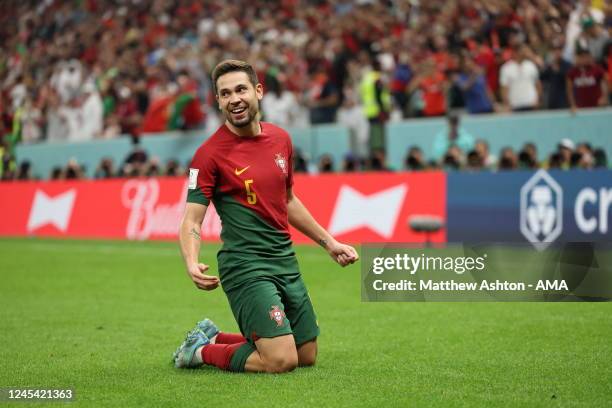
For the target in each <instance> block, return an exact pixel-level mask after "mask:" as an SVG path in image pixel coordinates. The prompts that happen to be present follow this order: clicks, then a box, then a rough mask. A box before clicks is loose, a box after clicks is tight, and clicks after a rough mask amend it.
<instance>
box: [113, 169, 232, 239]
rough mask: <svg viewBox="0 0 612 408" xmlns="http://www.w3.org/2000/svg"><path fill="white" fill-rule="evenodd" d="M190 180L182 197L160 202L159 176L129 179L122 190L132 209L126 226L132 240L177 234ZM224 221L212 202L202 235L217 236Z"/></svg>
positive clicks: (203, 236)
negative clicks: (172, 200) (168, 202)
mask: <svg viewBox="0 0 612 408" xmlns="http://www.w3.org/2000/svg"><path fill="white" fill-rule="evenodd" d="M186 196H187V181H186V182H185V184H184V186H183V189H182V191H181V195H180V197H178V200H177V201H176V202H175V203H172V204H159V203H158V200H159V182H158V181H157V180H156V179H148V180H128V181H126V182H125V184H124V185H123V189H122V191H121V201H122V203H123V205H124V206H125V207H126V208H128V209H129V210H130V215H129V218H128V222H127V226H126V232H125V233H126V236H127V238H129V239H140V240H144V239H148V238H153V237H160V238H162V237H176V236H177V235H178V228H179V225H180V223H181V218H182V217H183V212H184V210H185V198H186ZM220 233H221V220H219V216H218V215H217V212H216V211H215V209H214V206H213V205H210V206H209V207H208V210H207V211H206V217H205V218H204V222H203V223H202V238H214V239H216V238H218V237H219V234H220Z"/></svg>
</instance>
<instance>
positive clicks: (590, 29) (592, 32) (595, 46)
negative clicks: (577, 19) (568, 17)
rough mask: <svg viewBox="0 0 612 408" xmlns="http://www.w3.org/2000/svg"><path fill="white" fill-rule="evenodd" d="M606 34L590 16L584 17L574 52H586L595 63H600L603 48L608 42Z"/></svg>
mask: <svg viewBox="0 0 612 408" xmlns="http://www.w3.org/2000/svg"><path fill="white" fill-rule="evenodd" d="M609 38H610V37H609V36H608V32H607V31H606V30H604V29H603V28H602V27H601V25H600V24H597V23H596V22H595V20H594V19H593V17H592V16H590V15H585V16H584V17H583V19H582V33H581V34H580V35H579V36H578V39H577V40H576V50H579V49H585V50H588V51H589V52H590V54H591V56H592V57H593V59H594V60H595V63H600V62H602V59H603V56H604V47H605V45H606V43H607V42H608V40H609Z"/></svg>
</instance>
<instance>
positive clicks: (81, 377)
mask: <svg viewBox="0 0 612 408" xmlns="http://www.w3.org/2000/svg"><path fill="white" fill-rule="evenodd" d="M216 249H217V246H215V245H204V246H203V251H202V257H201V259H202V260H204V261H205V262H207V261H208V262H210V263H211V264H212V265H213V266H214V265H216V262H215V256H214V254H215V252H216ZM297 252H298V257H299V260H300V265H301V269H302V272H303V274H304V278H305V280H306V283H307V285H308V287H309V291H310V295H311V297H312V300H313V302H314V305H315V308H316V311H317V314H318V318H319V323H320V325H321V332H322V335H321V337H320V339H319V349H320V350H319V359H318V364H317V366H315V367H313V368H304V369H298V370H296V371H295V372H293V373H290V374H285V375H265V374H233V373H227V372H221V371H218V370H216V369H214V368H208V367H206V368H202V369H196V370H177V369H175V368H174V367H173V366H172V365H171V363H170V356H171V354H172V352H173V351H174V349H175V348H176V347H177V346H178V344H179V343H180V342H181V341H182V339H183V337H184V334H185V332H186V331H187V330H188V329H190V328H192V327H193V326H194V324H195V322H196V321H197V320H199V319H201V318H202V317H204V316H208V317H210V318H212V319H213V320H214V321H215V322H216V323H217V324H218V325H219V326H220V327H221V329H222V330H225V331H236V330H237V326H236V323H235V322H234V319H233V317H232V314H231V311H230V309H229V306H228V304H227V301H226V299H225V296H224V294H223V292H222V291H221V290H220V289H218V290H216V291H214V292H202V291H198V290H196V289H195V287H194V286H193V284H192V283H191V282H190V281H189V279H188V278H187V276H186V274H185V272H184V269H183V265H182V261H181V259H180V255H179V251H178V247H177V245H176V244H173V243H159V242H152V243H151V242H143V243H135V242H113V241H57V240H40V239H0V278H1V282H2V283H1V285H0V311H1V312H0V313H1V316H2V319H1V322H2V326H1V329H2V330H1V331H0V339H1V344H2V347H1V348H0V353H1V366H0V368H1V369H0V387H42V388H63V387H73V388H74V389H75V395H76V400H75V402H73V403H71V405H70V406H74V407H77V406H95V407H99V406H108V407H128V406H142V407H144V406H147V407H156V406H159V407H170V406H172V407H175V406H185V407H198V408H201V407H241V406H248V407H273V406H279V407H283V408H289V407H305V406H308V407H310V406H316V407H319V406H321V407H359V406H364V407H374V406H376V407H395V406H399V407H406V406H417V407H429V406H443V407H454V406H487V407H508V406H521V407H524V406H542V407H565V406H572V407H573V406H584V407H592V406H612V364H611V363H612V304H610V303H590V304H588V303H558V304H552V303H549V304H546V303H362V302H361V301H360V293H359V288H360V274H359V267H358V266H353V267H350V268H346V269H342V268H340V267H338V266H336V265H335V264H333V263H332V261H331V260H330V259H329V258H328V257H327V255H326V254H325V253H324V252H323V251H322V250H320V249H319V248H315V247H298V248H297ZM215 273H216V269H215ZM9 405H10V406H16V405H14V404H9ZM36 406H41V405H40V404H36ZM54 406H56V405H54Z"/></svg>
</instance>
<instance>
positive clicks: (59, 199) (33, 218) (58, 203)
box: [28, 189, 76, 232]
mask: <svg viewBox="0 0 612 408" xmlns="http://www.w3.org/2000/svg"><path fill="white" fill-rule="evenodd" d="M75 198H76V190H75V189H72V190H68V191H66V192H64V193H62V194H60V195H57V196H55V197H49V196H48V195H47V194H45V193H44V192H43V191H40V190H36V194H35V195H34V203H33V204H32V209H31V210H30V218H29V220H28V232H31V231H33V230H35V229H37V228H40V227H42V226H44V225H47V224H52V225H54V226H55V227H56V228H57V229H59V230H60V231H62V232H65V231H66V229H67V228H68V222H69V221H70V215H71V214H72V207H73V205H74V199H75Z"/></svg>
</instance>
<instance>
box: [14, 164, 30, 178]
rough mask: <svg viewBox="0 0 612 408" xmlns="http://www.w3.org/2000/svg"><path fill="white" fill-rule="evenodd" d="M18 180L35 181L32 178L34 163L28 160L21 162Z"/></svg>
mask: <svg viewBox="0 0 612 408" xmlns="http://www.w3.org/2000/svg"><path fill="white" fill-rule="evenodd" d="M15 179H17V180H34V177H33V176H32V163H30V162H29V161H28V160H25V161H23V162H21V164H20V165H19V170H17V175H16V176H15Z"/></svg>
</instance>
